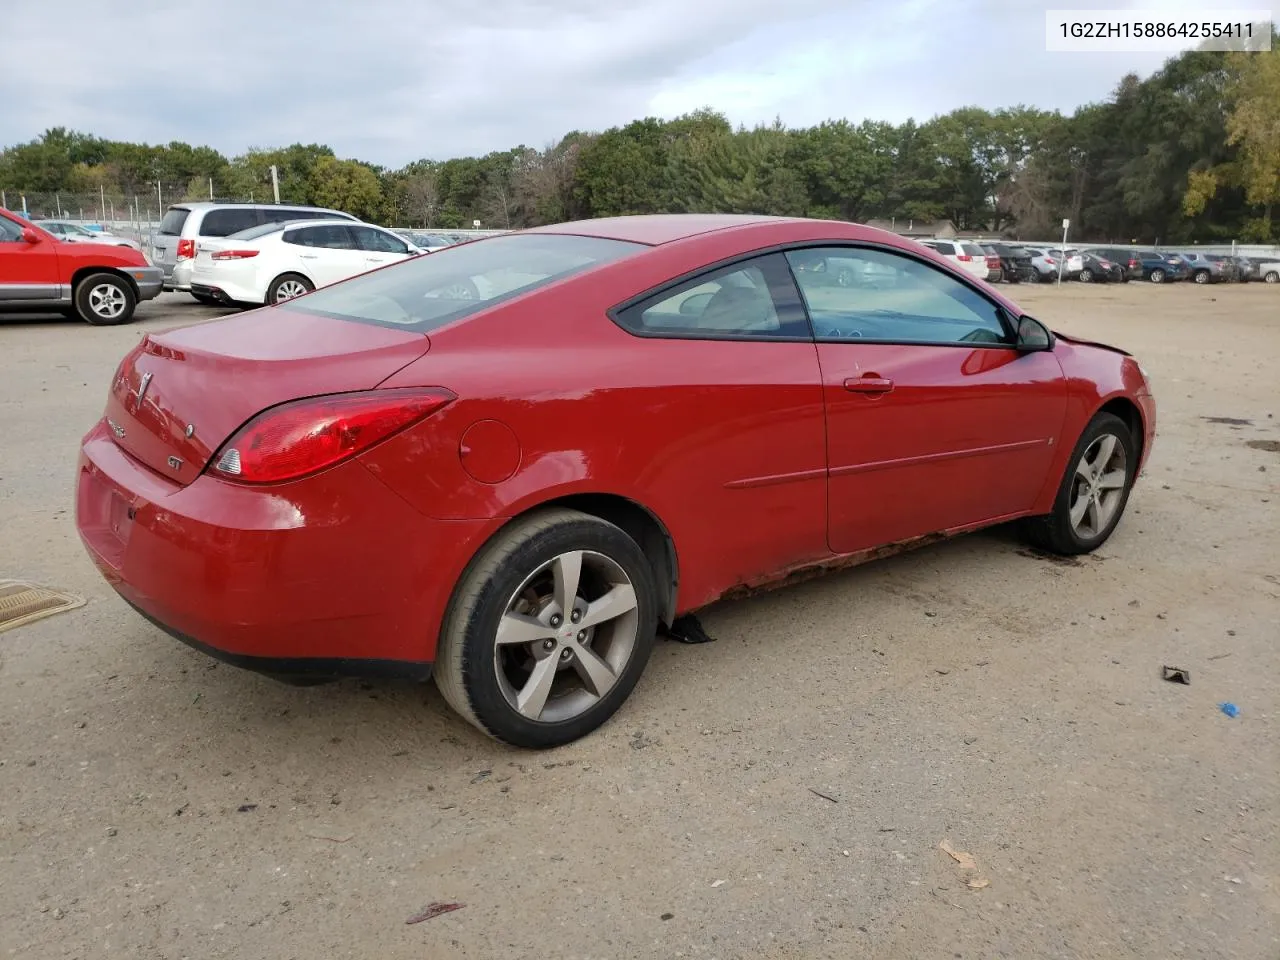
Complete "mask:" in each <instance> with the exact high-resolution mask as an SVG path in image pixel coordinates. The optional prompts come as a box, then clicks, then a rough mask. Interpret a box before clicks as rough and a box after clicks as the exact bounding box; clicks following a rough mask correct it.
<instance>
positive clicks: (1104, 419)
mask: <svg viewBox="0 0 1280 960" xmlns="http://www.w3.org/2000/svg"><path fill="white" fill-rule="evenodd" d="M1102 425H1106V426H1108V427H1110V428H1112V430H1113V431H1114V432H1115V433H1116V434H1117V435H1118V436H1120V437H1121V438H1122V439H1121V442H1124V441H1125V440H1127V441H1128V443H1127V444H1126V447H1125V452H1126V453H1127V454H1128V457H1127V464H1128V469H1129V478H1128V485H1127V488H1126V490H1125V501H1124V503H1122V504H1121V505H1120V510H1119V511H1118V512H1117V514H1116V519H1115V521H1114V522H1113V523H1112V525H1111V528H1110V529H1109V530H1107V532H1106V535H1105V536H1103V537H1102V538H1101V539H1100V540H1098V541H1097V542H1096V543H1093V544H1088V545H1086V544H1082V543H1081V542H1080V541H1079V540H1078V539H1077V538H1076V536H1075V534H1074V533H1072V532H1071V520H1070V517H1069V516H1068V513H1067V508H1068V506H1069V498H1070V489H1071V480H1072V476H1073V475H1074V473H1075V468H1076V463H1077V462H1078V461H1079V460H1080V456H1081V455H1082V454H1083V453H1084V451H1085V448H1086V447H1087V446H1088V444H1090V443H1092V442H1093V440H1094V439H1096V433H1097V431H1096V428H1097V427H1099V426H1102ZM1136 457H1137V440H1136V439H1135V438H1134V436H1133V431H1132V430H1131V429H1130V427H1129V424H1127V423H1125V422H1124V421H1123V420H1122V419H1120V418H1119V417H1117V416H1116V415H1115V414H1112V413H1099V414H1097V415H1096V416H1095V417H1094V418H1093V419H1092V420H1090V421H1089V422H1088V424H1086V425H1085V428H1084V430H1083V431H1081V433H1080V438H1079V439H1078V440H1077V441H1076V445H1075V447H1074V448H1073V449H1072V451H1071V456H1070V457H1069V458H1068V459H1067V465H1066V468H1065V470H1064V471H1063V475H1062V479H1061V480H1060V481H1059V482H1058V491H1057V493H1056V494H1055V496H1054V499H1053V512H1052V513H1049V514H1047V515H1045V516H1041V517H1027V518H1025V519H1024V520H1023V521H1022V523H1021V524H1020V527H1021V533H1022V536H1023V538H1024V539H1025V540H1026V541H1027V542H1028V543H1029V544H1030V545H1031V546H1033V547H1035V548H1037V549H1039V550H1043V551H1045V552H1047V553H1056V554H1059V555H1061V556H1076V555H1078V554H1081V553H1089V552H1090V551H1092V550H1096V549H1097V548H1098V547H1100V546H1102V544H1103V543H1105V542H1106V541H1107V539H1108V538H1109V537H1110V536H1111V534H1112V532H1113V531H1114V530H1115V527H1116V525H1117V524H1119V522H1120V519H1121V518H1122V517H1123V516H1124V511H1125V508H1126V507H1127V506H1128V499H1129V492H1130V491H1131V490H1132V489H1133V481H1134V479H1135V472H1136V471H1137V469H1138V464H1137V462H1136Z"/></svg>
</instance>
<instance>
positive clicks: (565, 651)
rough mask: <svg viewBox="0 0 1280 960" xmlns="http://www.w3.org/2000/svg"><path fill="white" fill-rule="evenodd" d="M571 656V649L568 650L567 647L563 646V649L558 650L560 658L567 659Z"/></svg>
mask: <svg viewBox="0 0 1280 960" xmlns="http://www.w3.org/2000/svg"><path fill="white" fill-rule="evenodd" d="M572 656H573V651H572V650H570V649H569V648H568V647H565V648H564V649H563V650H561V651H560V659H561V660H568V659H569V658H570V657H572Z"/></svg>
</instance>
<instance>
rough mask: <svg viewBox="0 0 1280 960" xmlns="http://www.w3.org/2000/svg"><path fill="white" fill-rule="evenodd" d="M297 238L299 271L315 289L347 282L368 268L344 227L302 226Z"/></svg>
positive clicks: (352, 238) (362, 252) (364, 255)
mask: <svg viewBox="0 0 1280 960" xmlns="http://www.w3.org/2000/svg"><path fill="white" fill-rule="evenodd" d="M291 232H292V231H291ZM297 237H298V239H297V240H296V241H295V242H298V243H301V244H302V245H301V246H300V247H299V248H298V251H297V253H298V258H299V260H300V261H301V266H302V270H303V272H304V273H306V274H307V276H309V277H310V278H311V281H312V283H314V284H315V285H316V286H317V287H324V286H328V285H329V284H331V283H337V282H338V281H339V280H346V279H347V278H348V277H354V276H355V275H356V274H359V273H364V272H365V271H366V270H368V269H369V265H368V264H367V263H365V257H366V256H367V255H366V254H365V252H364V251H363V250H359V249H357V245H356V241H355V237H353V236H352V235H351V231H350V230H348V229H347V228H346V227H345V226H339V225H337V224H324V225H322V226H316V227H303V228H301V229H299V230H298V231H297Z"/></svg>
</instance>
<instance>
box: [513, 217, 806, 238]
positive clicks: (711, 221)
mask: <svg viewBox="0 0 1280 960" xmlns="http://www.w3.org/2000/svg"><path fill="white" fill-rule="evenodd" d="M799 219H800V218H797V217H767V216H756V215H754V214H728V213H657V214H641V215H639V216H633V217H599V218H597V219H595V220H575V221H572V222H569V223H555V224H549V225H548V226H545V227H534V228H533V229H531V230H526V231H524V232H525V233H563V234H577V235H579V236H587V237H600V238H601V239H605V240H628V241H630V242H632V243H646V244H650V245H652V246H657V245H658V244H663V243H671V242H673V241H676V240H685V239H687V238H689V237H695V236H698V235H699V234H703V233H711V232H713V231H716V230H727V229H730V228H732V227H745V226H748V225H750V224H757V223H787V222H798V221H799Z"/></svg>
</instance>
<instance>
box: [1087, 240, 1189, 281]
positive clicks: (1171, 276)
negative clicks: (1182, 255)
mask: <svg viewBox="0 0 1280 960" xmlns="http://www.w3.org/2000/svg"><path fill="white" fill-rule="evenodd" d="M1089 252H1090V253H1092V254H1093V255H1094V256H1097V257H1101V258H1103V259H1105V260H1110V261H1112V262H1113V263H1117V264H1119V265H1120V267H1121V269H1122V270H1123V271H1124V274H1125V279H1126V280H1149V281H1150V282H1152V283H1168V282H1169V281H1170V280H1185V279H1186V278H1187V277H1188V276H1189V275H1190V274H1189V271H1188V270H1187V268H1186V267H1185V266H1184V265H1182V264H1180V263H1170V262H1169V260H1168V259H1166V258H1165V257H1164V256H1163V255H1162V254H1159V253H1152V252H1150V251H1146V250H1125V249H1122V248H1119V247H1095V248H1093V249H1092V250H1090V251H1089Z"/></svg>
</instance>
